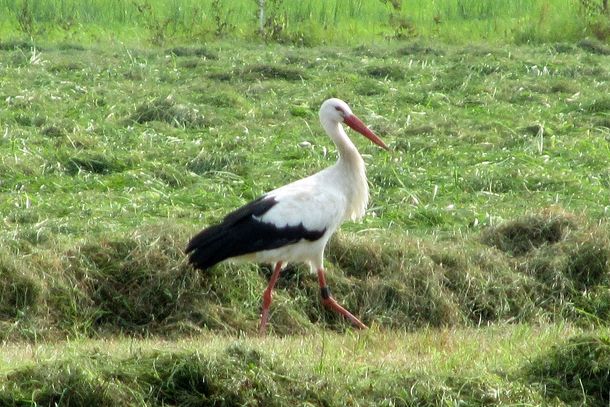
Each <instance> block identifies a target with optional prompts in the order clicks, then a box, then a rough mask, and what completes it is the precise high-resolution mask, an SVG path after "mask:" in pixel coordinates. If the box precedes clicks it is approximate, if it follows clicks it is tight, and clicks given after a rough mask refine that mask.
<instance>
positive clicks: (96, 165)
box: [62, 151, 129, 175]
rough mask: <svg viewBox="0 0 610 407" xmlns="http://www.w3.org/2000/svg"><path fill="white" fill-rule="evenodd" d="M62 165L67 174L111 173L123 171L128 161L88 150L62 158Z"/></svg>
mask: <svg viewBox="0 0 610 407" xmlns="http://www.w3.org/2000/svg"><path fill="white" fill-rule="evenodd" d="M62 165H63V167H64V168H65V171H66V173H68V174H69V175H76V174H78V173H81V172H92V173H94V174H111V173H115V172H122V171H125V170H126V169H127V168H128V167H129V163H128V162H124V161H122V160H120V159H119V158H118V157H116V156H114V155H112V154H110V153H107V152H106V153H102V152H89V151H83V152H78V153H77V154H76V155H74V156H72V157H67V158H65V159H63V163H62Z"/></svg>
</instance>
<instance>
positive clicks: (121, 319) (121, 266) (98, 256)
mask: <svg viewBox="0 0 610 407" xmlns="http://www.w3.org/2000/svg"><path fill="white" fill-rule="evenodd" d="M66 257H67V259H68V260H67V263H68V264H66V269H67V270H70V274H71V276H72V277H73V278H74V281H76V284H77V287H78V290H79V292H78V293H76V294H77V296H76V300H77V302H80V307H81V308H82V309H81V310H79V312H82V315H81V316H80V317H78V318H77V319H81V320H82V319H84V318H88V317H90V318H92V320H91V321H90V324H91V326H92V327H94V328H96V329H102V328H104V327H105V326H110V327H112V329H113V330H114V329H117V328H118V329H120V330H123V331H133V332H139V331H142V330H143V329H154V325H157V326H158V325H163V324H165V323H166V322H168V319H169V318H171V317H172V316H175V315H176V314H180V313H181V312H185V311H186V310H187V309H188V308H189V306H190V305H192V298H191V297H190V295H191V294H193V293H194V291H193V290H195V289H196V287H200V288H201V286H200V284H201V280H200V278H199V274H197V273H195V272H193V270H192V269H190V268H188V267H186V264H185V263H184V262H183V261H181V260H182V258H183V255H182V252H181V250H179V249H178V247H177V244H176V242H174V241H173V240H172V237H171V236H167V235H166V236H159V237H158V238H156V239H155V240H153V241H149V240H148V239H147V238H144V239H142V238H133V237H132V238H125V239H121V240H114V241H102V242H99V243H89V244H86V245H84V246H82V247H80V248H78V249H77V250H75V251H73V252H72V253H70V254H68V256H66ZM68 294H69V293H68ZM73 294H75V293H73ZM68 297H71V298H75V297H74V295H69V296H68ZM68 317H69V316H68ZM67 324H68V325H70V321H67ZM151 325H153V326H151Z"/></svg>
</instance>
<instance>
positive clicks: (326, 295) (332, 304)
mask: <svg viewBox="0 0 610 407" xmlns="http://www.w3.org/2000/svg"><path fill="white" fill-rule="evenodd" d="M318 282H319V283H320V295H322V303H323V304H324V306H326V307H327V308H330V309H332V310H333V311H335V312H337V313H339V314H341V315H343V316H344V317H345V318H347V319H349V320H350V321H351V323H352V324H354V325H355V326H357V327H358V328H360V329H366V328H367V326H366V325H364V324H363V323H362V322H361V321H360V320H359V319H358V318H356V317H355V316H353V315H352V314H351V313H350V312H349V311H348V310H346V309H345V308H343V307H342V306H341V305H339V303H337V301H335V299H334V298H333V297H332V296H331V295H330V289H329V288H328V286H327V285H326V277H325V276H324V269H323V268H321V267H320V268H319V269H318Z"/></svg>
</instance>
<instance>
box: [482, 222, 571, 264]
mask: <svg viewBox="0 0 610 407" xmlns="http://www.w3.org/2000/svg"><path fill="white" fill-rule="evenodd" d="M575 227H576V224H575V221H574V219H573V218H572V217H571V216H569V215H566V214H562V213H554V212H548V213H543V214H537V215H530V216H527V217H524V218H521V219H517V220H514V221H511V222H506V223H504V224H501V225H499V226H497V227H493V228H489V229H487V230H486V231H485V232H484V233H483V235H482V236H481V240H482V242H483V243H485V244H487V245H489V246H493V247H496V248H497V249H499V250H501V251H503V252H506V253H508V254H511V255H514V256H520V255H523V254H525V253H527V252H529V251H530V250H532V249H535V248H538V247H540V246H542V245H544V244H553V243H557V242H559V241H561V240H562V239H563V238H564V237H565V234H566V233H567V232H568V231H569V230H570V229H574V228H575Z"/></svg>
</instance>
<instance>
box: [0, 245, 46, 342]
mask: <svg viewBox="0 0 610 407" xmlns="http://www.w3.org/2000/svg"><path fill="white" fill-rule="evenodd" d="M11 257H12V256H10V255H9V254H8V253H7V252H4V251H0V319H1V320H6V319H9V320H14V319H16V318H20V317H23V316H24V315H26V314H28V313H29V312H31V311H33V310H35V309H36V307H37V306H38V304H39V301H40V300H41V297H42V288H41V286H40V284H39V281H38V280H37V279H36V278H35V277H34V276H32V275H30V271H29V270H28V268H27V266H26V265H24V264H22V263H17V262H14V261H12V260H11ZM2 336H3V333H0V338H1V337H2Z"/></svg>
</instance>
